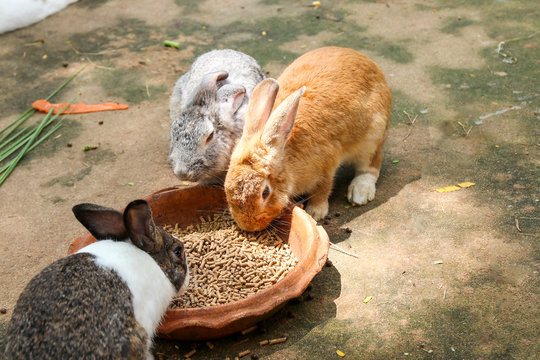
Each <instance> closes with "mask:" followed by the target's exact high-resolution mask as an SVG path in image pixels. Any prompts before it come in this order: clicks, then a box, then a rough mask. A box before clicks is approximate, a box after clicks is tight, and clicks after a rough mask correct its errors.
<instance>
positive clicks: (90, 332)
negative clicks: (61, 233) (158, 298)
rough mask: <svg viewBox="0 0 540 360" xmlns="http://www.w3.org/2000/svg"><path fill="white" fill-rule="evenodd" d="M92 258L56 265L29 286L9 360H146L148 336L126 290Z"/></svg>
mask: <svg viewBox="0 0 540 360" xmlns="http://www.w3.org/2000/svg"><path fill="white" fill-rule="evenodd" d="M93 258H94V256H93V255H90V254H85V253H79V254H74V255H71V256H68V257H65V258H63V259H60V260H57V261H56V262H54V263H52V264H50V265H49V266H47V267H46V268H45V269H44V270H43V271H42V272H40V273H39V274H37V276H36V277H34V278H33V279H32V280H31V281H30V282H29V283H28V285H27V286H26V288H25V290H24V291H23V293H22V294H21V296H20V297H19V300H18V301H17V305H16V307H15V310H14V311H13V317H12V319H11V322H10V323H9V327H8V332H7V335H6V338H5V341H4V343H5V349H4V356H5V358H6V359H23V358H26V359H92V358H93V359H103V358H110V359H127V358H137V359H142V358H144V354H145V352H146V349H145V348H146V343H147V340H148V339H147V337H148V335H147V334H146V331H145V330H144V329H143V328H142V327H141V326H140V325H139V324H138V323H137V321H136V320H135V317H134V313H133V307H132V306H131V293H130V291H129V289H128V287H127V285H126V284H125V283H124V282H122V280H121V279H120V277H119V276H118V275H117V274H115V273H113V272H111V271H107V270H106V269H104V268H102V267H100V266H98V265H97V264H96V263H95V262H94V261H93V260H92V259H93ZM98 294H99V296H97V295H98Z"/></svg>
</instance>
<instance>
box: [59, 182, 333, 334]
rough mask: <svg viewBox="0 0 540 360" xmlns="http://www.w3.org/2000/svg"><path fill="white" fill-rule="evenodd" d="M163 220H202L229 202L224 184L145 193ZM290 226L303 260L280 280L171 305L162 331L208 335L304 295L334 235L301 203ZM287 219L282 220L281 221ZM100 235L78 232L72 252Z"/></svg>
mask: <svg viewBox="0 0 540 360" xmlns="http://www.w3.org/2000/svg"><path fill="white" fill-rule="evenodd" d="M143 199H145V200H146V201H148V203H149V204H150V207H151V208H152V212H153V214H154V220H155V222H156V224H158V225H167V224H170V225H174V224H176V223H178V224H179V226H187V225H189V224H196V223H198V222H200V220H199V218H200V217H201V216H208V215H211V214H213V213H215V212H217V211H223V210H224V209H226V207H227V203H226V199H225V193H224V192H223V188H221V187H218V186H194V187H189V188H182V189H175V188H169V189H164V190H160V191H158V192H157V193H154V194H152V195H149V196H146V197H144V198H143ZM286 217H287V218H289V219H290V228H287V229H284V230H286V233H287V234H288V237H287V239H286V240H287V241H288V242H289V243H290V246H291V250H292V252H293V253H294V255H295V256H296V257H297V259H298V264H297V265H296V266H295V267H294V268H293V270H292V271H291V272H289V274H287V276H285V277H284V278H283V279H281V280H280V281H279V282H278V283H276V284H275V285H273V286H271V287H269V288H268V289H265V290H262V291H260V292H258V293H256V294H254V295H252V296H249V297H247V298H245V299H242V300H239V301H235V302H232V303H229V304H225V305H218V306H212V307H204V308H193V309H169V310H168V311H167V314H166V315H165V317H164V319H163V322H162V325H161V326H160V328H159V329H158V336H159V337H162V338H166V339H176V340H206V339H213V338H219V337H223V336H226V335H229V334H232V333H235V332H238V331H242V330H244V329H247V328H249V327H251V326H253V325H254V324H256V323H257V322H259V321H261V320H264V319H266V318H268V317H269V316H271V315H272V314H274V313H275V312H276V311H278V310H279V309H280V308H282V307H283V306H284V305H285V304H286V303H287V301H289V300H291V299H293V298H296V297H298V296H300V295H301V294H302V293H303V292H304V290H305V289H306V288H307V286H308V285H309V283H310V282H311V280H312V279H313V277H314V276H315V275H316V274H317V273H318V272H319V271H321V268H322V267H323V266H324V263H325V262H326V257H327V255H328V247H329V240H328V235H327V234H326V232H325V231H324V229H323V228H322V227H320V226H317V225H316V223H315V221H314V220H313V219H312V218H311V217H310V216H309V215H308V214H307V213H306V212H305V211H304V210H302V209H300V208H299V207H294V208H292V209H291V210H290V212H289V213H288V214H287V215H286ZM280 223H282V222H280ZM94 241H96V240H95V239H94V238H93V237H92V235H90V233H87V234H86V235H84V236H82V237H79V238H76V239H75V240H74V241H73V242H72V243H71V245H70V247H69V250H68V253H69V254H71V253H73V252H75V251H77V250H79V249H81V248H82V247H84V246H86V245H88V244H90V243H92V242H94Z"/></svg>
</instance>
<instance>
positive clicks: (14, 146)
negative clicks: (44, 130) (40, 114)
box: [0, 99, 75, 161]
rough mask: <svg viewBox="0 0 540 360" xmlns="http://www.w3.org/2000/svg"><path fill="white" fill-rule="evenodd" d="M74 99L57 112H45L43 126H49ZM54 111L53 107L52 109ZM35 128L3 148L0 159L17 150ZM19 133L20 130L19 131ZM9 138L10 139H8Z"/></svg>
mask: <svg viewBox="0 0 540 360" xmlns="http://www.w3.org/2000/svg"><path fill="white" fill-rule="evenodd" d="M74 101H75V99H73V100H71V101H70V102H69V103H68V104H67V105H65V106H64V107H63V108H62V109H61V110H60V111H59V112H58V113H56V114H55V115H54V116H52V117H51V116H50V114H51V112H49V114H47V116H45V119H43V121H45V127H47V126H49V124H50V123H51V122H53V121H54V120H56V118H58V116H60V114H61V113H62V112H63V111H64V110H66V109H67V108H68V107H69V105H71V104H72V103H73V102H74ZM52 110H53V111H54V109H52ZM27 128H30V126H27V127H25V128H24V129H23V130H21V131H24V130H26V129H27ZM35 130H36V129H32V130H30V131H28V132H27V134H25V135H24V136H23V137H21V138H20V139H18V140H17V141H16V142H15V143H14V144H11V146H10V147H9V148H7V149H5V150H4V151H2V152H0V161H2V160H4V159H5V158H7V157H8V156H9V155H11V154H13V153H14V152H15V151H17V149H19V148H20V147H22V146H23V145H24V144H25V143H26V142H27V141H28V139H29V138H30V137H31V136H32V133H33V132H34V131H35ZM19 133H20V132H19ZM10 140H11V139H10ZM3 146H4V145H2V146H0V148H2V147H3Z"/></svg>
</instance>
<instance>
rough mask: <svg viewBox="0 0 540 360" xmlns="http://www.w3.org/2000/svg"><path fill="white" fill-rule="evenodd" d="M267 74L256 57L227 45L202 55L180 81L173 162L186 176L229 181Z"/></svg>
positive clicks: (174, 99) (174, 104)
mask: <svg viewBox="0 0 540 360" xmlns="http://www.w3.org/2000/svg"><path fill="white" fill-rule="evenodd" d="M264 78H265V76H264V74H263V72H262V69H261V68H260V66H259V65H258V64H257V62H256V61H255V59H253V58H252V57H251V56H249V55H246V54H244V53H241V52H238V51H235V50H230V49H226V50H213V51H210V52H208V53H205V54H203V55H201V56H199V57H198V58H197V59H196V60H195V62H194V63H193V65H192V66H191V69H190V70H189V71H188V72H187V73H185V74H184V75H182V76H181V77H180V78H179V79H178V81H177V82H176V84H175V86H174V89H173V93H172V96H171V100H170V105H169V114H170V117H171V144H170V153H169V160H170V162H171V167H172V169H173V172H174V173H175V174H176V176H178V178H180V180H189V181H195V182H199V183H203V184H211V183H222V182H223V179H224V178H225V174H226V172H227V168H228V165H229V159H230V154H231V152H232V150H233V148H234V146H235V145H236V143H237V142H238V140H239V139H240V136H241V135H242V130H243V127H244V121H245V117H246V113H247V106H248V102H249V97H250V96H251V93H252V92H253V89H254V88H255V86H256V85H257V84H258V83H259V82H261V81H262V80H264ZM210 134H212V136H211V139H210V140H209V141H207V140H208V139H209V136H210Z"/></svg>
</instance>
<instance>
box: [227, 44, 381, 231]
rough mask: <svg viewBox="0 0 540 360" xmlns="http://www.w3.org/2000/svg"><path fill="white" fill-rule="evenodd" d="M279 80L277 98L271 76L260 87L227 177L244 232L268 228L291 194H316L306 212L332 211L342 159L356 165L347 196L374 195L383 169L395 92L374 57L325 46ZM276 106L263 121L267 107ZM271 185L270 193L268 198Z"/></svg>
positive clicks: (355, 198)
mask: <svg viewBox="0 0 540 360" xmlns="http://www.w3.org/2000/svg"><path fill="white" fill-rule="evenodd" d="M277 82H278V83H279V91H278V93H277V96H276V98H275V102H273V101H272V100H273V99H272V98H273V95H275V93H274V92H275V91H276V89H275V87H273V86H272V80H271V79H269V80H265V81H263V83H261V84H259V85H258V86H257V88H256V89H255V91H254V93H253V95H252V97H251V100H250V104H249V105H250V106H249V110H248V115H247V119H246V127H245V128H244V133H243V135H242V138H241V139H240V142H239V144H238V146H237V147H236V149H235V150H234V152H233V154H232V157H231V163H230V167H229V172H228V174H227V178H226V180H225V190H226V193H227V199H228V201H229V206H230V209H231V213H232V215H233V217H234V218H235V220H236V221H237V222H238V224H239V226H240V227H242V228H244V229H246V230H261V229H263V228H265V227H266V226H268V224H269V223H270V222H271V220H272V219H274V218H275V217H277V216H279V215H280V213H281V211H282V210H283V209H284V208H285V207H286V205H287V203H288V201H289V199H290V198H291V197H294V196H297V195H301V194H305V195H308V196H309V197H310V198H309V202H308V206H307V207H306V211H308V213H310V214H311V215H312V216H313V217H314V218H316V219H320V218H322V217H324V216H326V214H327V212H328V196H329V195H330V192H331V189H332V182H333V178H334V174H335V172H336V170H337V168H338V167H339V165H340V164H342V163H344V162H349V163H352V164H353V165H354V166H355V169H356V177H355V178H354V179H353V181H352V182H351V185H350V187H349V201H351V203H353V205H361V204H363V203H365V202H367V201H369V200H371V199H372V198H373V196H374V194H375V182H376V180H377V178H378V176H379V170H380V167H381V162H382V145H383V143H384V140H385V138H386V130H387V128H388V123H389V118H390V111H391V94H390V90H389V88H388V86H387V84H386V81H385V79H384V75H383V73H382V71H381V70H380V69H379V67H378V66H377V65H376V64H375V63H373V62H372V61H371V60H370V59H369V58H367V57H366V56H364V55H362V54H360V53H358V52H356V51H354V50H352V49H345V48H338V47H326V48H320V49H317V50H313V51H311V52H308V53H306V54H304V55H302V56H301V57H299V58H298V59H296V60H295V61H294V62H293V63H292V64H291V65H289V66H288V67H287V68H286V69H285V71H284V72H283V73H282V74H281V76H280V77H279V78H278V80H277ZM302 86H305V87H306V89H305V92H304V94H303V97H302V98H301V99H300V102H299V106H298V112H297V113H296V120H295V122H294V127H293V128H292V131H291V133H290V136H289V138H288V140H287V134H286V133H285V132H284V129H285V128H286V124H287V120H286V119H287V118H289V119H290V118H291V117H292V119H294V105H295V101H294V99H293V98H294V97H295V96H297V95H298V93H295V92H297V90H298V89H300V88H301V87H302ZM291 94H292V95H291ZM265 106H266V107H265ZM272 106H273V109H272V114H271V115H270V118H269V119H268V121H267V122H266V124H264V120H265V119H264V117H265V115H264V114H263V113H264V110H265V109H266V112H268V109H269V107H272ZM281 108H284V109H281ZM285 108H286V109H285ZM291 109H292V110H291ZM261 114H263V115H261ZM250 124H251V125H250ZM261 124H262V125H263V126H262V125H261ZM284 124H285V125H284ZM262 127H264V129H262V130H261V128H262ZM248 128H249V129H251V130H248ZM254 129H255V130H254ZM280 131H281V132H280ZM271 134H273V136H272V135H271ZM266 184H268V185H269V186H270V188H271V194H270V196H269V197H268V198H267V199H266V200H265V199H263V198H262V196H261V194H262V192H263V190H264V187H265V186H266Z"/></svg>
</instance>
